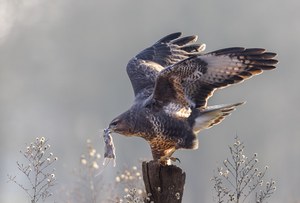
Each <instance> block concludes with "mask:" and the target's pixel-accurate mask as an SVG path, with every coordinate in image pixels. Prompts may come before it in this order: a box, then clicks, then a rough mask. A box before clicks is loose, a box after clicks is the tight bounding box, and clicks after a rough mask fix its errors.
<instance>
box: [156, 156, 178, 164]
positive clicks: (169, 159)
mask: <svg viewBox="0 0 300 203" xmlns="http://www.w3.org/2000/svg"><path fill="white" fill-rule="evenodd" d="M176 161H178V162H179V163H181V162H180V159H178V158H177V157H167V156H165V157H161V158H160V159H159V160H158V162H159V163H160V164H161V165H164V166H166V165H172V162H176Z"/></svg>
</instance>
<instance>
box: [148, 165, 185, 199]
mask: <svg viewBox="0 0 300 203" xmlns="http://www.w3.org/2000/svg"><path fill="white" fill-rule="evenodd" d="M142 171H143V179H144V183H145V188H146V192H147V198H146V200H145V202H151V203H152V202H153V203H180V202H181V201H182V196H183V190H184V184H185V172H183V171H182V169H181V168H179V167H177V166H175V165H166V166H164V165H161V164H159V163H158V162H157V161H150V162H145V161H144V162H143V165H142Z"/></svg>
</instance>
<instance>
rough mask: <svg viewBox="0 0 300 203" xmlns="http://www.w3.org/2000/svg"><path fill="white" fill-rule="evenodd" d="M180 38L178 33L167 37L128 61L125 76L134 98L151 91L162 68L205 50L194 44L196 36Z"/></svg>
mask: <svg viewBox="0 0 300 203" xmlns="http://www.w3.org/2000/svg"><path fill="white" fill-rule="evenodd" d="M180 36H181V33H180V32H178V33H173V34H170V35H167V36H165V37H164V38H162V39H160V40H159V41H157V42H156V43H155V44H154V45H152V46H151V47H149V48H147V49H145V50H143V51H142V52H140V53H139V54H138V55H136V56H135V57H134V58H132V59H131V60H130V61H129V63H128V65H127V74H128V76H129V78H130V81H131V84H132V87H133V90H134V94H135V96H137V95H138V94H139V93H144V92H147V91H148V90H152V89H153V88H154V85H155V81H156V78H157V76H158V74H159V72H160V71H161V70H163V69H164V67H166V66H170V65H173V64H175V63H178V62H179V61H181V60H184V59H186V58H188V57H190V56H191V55H193V54H199V52H201V51H203V50H204V49H205V45H200V44H194V42H195V41H196V40H197V36H195V35H193V36H187V37H181V38H180ZM148 92H151V91H148Z"/></svg>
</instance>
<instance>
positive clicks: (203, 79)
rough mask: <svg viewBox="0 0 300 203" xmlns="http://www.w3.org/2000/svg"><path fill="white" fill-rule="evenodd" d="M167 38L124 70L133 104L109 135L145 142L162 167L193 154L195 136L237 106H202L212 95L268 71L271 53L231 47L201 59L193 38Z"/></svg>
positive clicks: (113, 123)
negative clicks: (179, 154) (183, 153)
mask: <svg viewBox="0 0 300 203" xmlns="http://www.w3.org/2000/svg"><path fill="white" fill-rule="evenodd" d="M180 36H181V33H180V32H178V33H173V34H170V35H168V36H166V37H164V38H162V39H160V40H159V41H158V42H156V43H155V44H154V45H152V46H151V47H149V48H147V49H145V50H143V51H142V52H140V53H139V54H138V55H136V56H135V57H134V58H132V59H131V60H130V61H129V63H128V65H127V73H128V76H129V78H130V80H131V84H132V87H133V91H134V95H135V99H134V103H133V105H132V106H131V107H130V109H129V110H127V111H126V112H124V113H122V114H121V115H119V116H118V117H116V118H115V119H114V120H112V121H111V123H110V124H109V127H108V130H109V131H110V132H115V133H119V134H123V135H125V136H138V137H142V138H144V139H145V140H146V141H147V142H148V143H149V145H150V147H151V151H152V155H153V159H154V160H158V161H160V162H162V163H166V161H167V160H169V159H170V158H172V154H173V153H174V151H175V150H177V149H181V148H184V149H197V148H198V139H197V136H196V135H197V133H199V132H200V131H202V130H204V129H208V128H210V127H212V126H214V125H216V124H218V123H220V122H221V121H222V120H223V119H224V118H225V117H226V116H228V115H229V114H230V113H231V112H232V111H233V110H234V109H235V107H236V106H238V105H241V104H242V103H236V104H230V105H216V106H207V100H208V98H209V97H211V96H212V94H213V92H214V91H215V90H216V89H221V88H224V87H226V86H229V85H231V84H235V83H239V82H241V81H243V80H245V79H248V78H250V77H252V76H253V75H257V74H259V73H261V72H262V71H263V70H272V69H274V68H275V66H274V65H275V64H277V60H275V59H274V57H275V56H276V54H275V53H272V52H266V51H265V49H261V48H250V49H246V48H243V47H232V48H226V49H221V50H217V51H213V52H210V53H206V54H203V53H202V52H203V51H204V49H205V45H204V44H195V42H196V40H197V36H196V35H193V36H187V37H180Z"/></svg>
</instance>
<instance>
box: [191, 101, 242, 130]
mask: <svg viewBox="0 0 300 203" xmlns="http://www.w3.org/2000/svg"><path fill="white" fill-rule="evenodd" d="M244 103H245V102H240V103H235V104H229V105H228V104H227V105H226V104H222V105H216V106H210V107H207V108H205V109H202V110H200V111H199V112H198V115H197V116H196V117H195V120H194V125H193V131H194V132H195V133H198V132H200V131H201V130H203V129H208V128H210V127H212V126H214V125H217V124H219V123H220V122H221V121H223V120H224V118H225V117H226V116H228V115H230V114H231V112H232V111H234V110H235V107H237V106H240V105H242V104H244Z"/></svg>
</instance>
